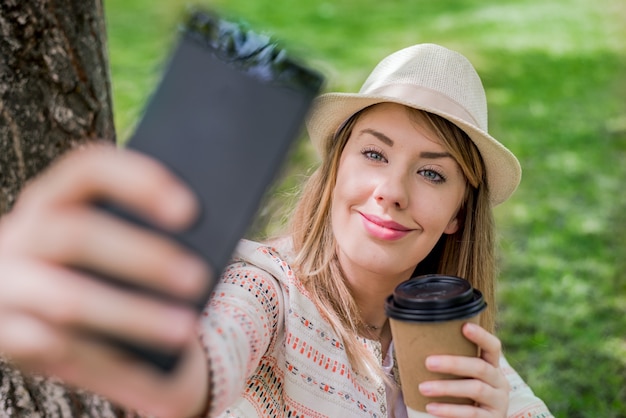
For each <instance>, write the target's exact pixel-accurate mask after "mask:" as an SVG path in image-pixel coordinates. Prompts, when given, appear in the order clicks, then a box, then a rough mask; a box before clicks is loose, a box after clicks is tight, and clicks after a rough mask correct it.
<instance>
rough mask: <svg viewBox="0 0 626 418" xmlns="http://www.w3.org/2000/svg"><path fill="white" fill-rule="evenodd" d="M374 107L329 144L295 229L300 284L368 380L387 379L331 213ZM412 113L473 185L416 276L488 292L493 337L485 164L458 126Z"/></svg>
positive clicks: (484, 319) (484, 321) (486, 322)
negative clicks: (353, 143)
mask: <svg viewBox="0 0 626 418" xmlns="http://www.w3.org/2000/svg"><path fill="white" fill-rule="evenodd" d="M374 106H376V105H374ZM371 107H373V106H371ZM371 107H369V108H366V109H364V110H361V111H360V112H358V113H356V114H355V115H353V116H352V117H351V118H349V119H348V120H347V121H346V122H345V123H344V124H343V125H342V126H341V127H340V129H339V130H338V132H337V133H336V134H335V135H334V137H333V138H329V140H328V141H326V143H325V149H324V150H322V155H323V157H322V158H323V159H322V162H321V164H320V166H319V167H318V168H317V169H316V170H315V172H314V173H313V174H312V175H311V177H310V178H309V179H308V181H307V183H306V184H305V186H304V188H303V189H302V192H301V195H300V199H299V201H298V203H297V205H296V207H295V209H294V213H293V216H292V217H291V224H290V232H291V235H292V239H293V245H294V250H295V254H296V258H295V261H294V268H295V269H296V271H297V273H298V276H299V278H300V280H301V281H302V283H303V285H304V286H305V288H306V289H307V291H308V292H309V294H310V296H311V298H312V300H313V301H314V303H315V304H316V305H317V307H318V309H319V310H320V312H321V313H322V315H323V316H324V317H325V318H326V319H327V320H328V321H329V322H330V324H331V326H332V327H333V328H334V330H335V332H336V333H337V334H338V335H339V336H340V337H341V338H342V339H343V343H344V347H345V349H346V352H347V354H348V358H349V359H350V361H351V364H352V366H353V367H354V369H355V371H357V372H359V373H363V372H364V373H366V374H367V375H370V376H371V375H372V373H376V374H377V375H380V373H382V371H381V370H380V365H379V363H378V361H377V359H374V358H372V357H373V356H372V355H371V354H370V353H369V351H367V349H366V347H365V345H364V343H363V339H362V337H361V336H360V334H359V332H360V331H359V330H362V329H363V325H364V324H363V322H362V320H361V317H360V314H359V309H358V307H357V306H356V303H355V301H354V298H353V297H352V294H351V291H350V286H349V284H348V282H347V280H346V279H345V277H344V275H343V273H342V269H341V267H340V265H339V261H338V259H337V252H336V250H337V248H336V245H337V244H336V241H335V238H334V235H333V231H332V225H331V217H330V213H331V202H332V195H333V190H334V187H335V182H336V179H337V171H338V168H339V161H340V158H341V153H342V152H343V149H344V147H345V145H346V143H347V141H348V139H349V137H350V135H351V133H352V129H353V127H354V124H355V123H356V121H357V120H358V118H359V117H360V116H362V115H363V114H364V112H367V111H368V109H370V108H371ZM406 109H407V112H409V114H410V116H411V118H412V119H413V120H414V121H415V122H416V123H423V122H422V121H423V120H426V121H427V123H429V124H430V127H431V128H432V129H433V130H434V131H435V132H436V133H437V135H438V137H439V140H440V141H441V143H442V144H443V146H444V147H445V148H447V150H448V152H450V154H452V156H453V158H454V159H455V160H456V162H457V163H458V164H459V166H460V167H461V170H462V172H463V174H464V176H465V179H466V182H467V188H466V193H465V198H464V201H463V203H462V206H461V209H460V211H459V215H458V218H459V221H460V227H459V228H458V230H457V232H456V233H454V234H450V235H446V234H444V235H442V237H441V238H440V239H439V241H438V243H437V244H436V245H435V247H434V248H433V249H432V251H431V252H430V253H429V254H428V256H427V257H426V258H425V259H424V260H423V261H421V262H420V263H419V264H418V265H417V267H416V269H415V271H414V274H413V275H414V276H416V275H422V274H430V273H442V274H449V275H455V276H459V277H463V278H465V279H467V280H468V281H469V282H470V283H471V284H472V285H473V286H474V287H476V288H478V289H480V290H481V291H482V292H483V295H484V297H485V299H486V301H487V304H488V307H487V309H486V311H484V312H483V314H482V315H481V319H480V320H481V325H482V326H483V327H484V328H486V329H487V330H489V331H490V332H493V331H494V327H495V310H496V302H495V299H494V296H495V275H496V266H495V256H494V251H495V249H494V222H493V215H492V208H491V205H490V203H489V191H488V187H487V182H486V173H485V168H484V164H483V161H482V158H481V156H480V153H479V152H478V149H477V148H476V146H475V145H474V143H473V142H472V141H471V140H470V139H469V137H468V136H467V134H465V132H463V131H462V130H461V129H459V128H458V127H457V126H456V125H454V124H453V123H451V122H449V121H448V120H446V119H444V118H442V117H439V116H437V115H434V114H430V113H427V112H423V111H420V110H417V109H413V108H409V107H407V108H406Z"/></svg>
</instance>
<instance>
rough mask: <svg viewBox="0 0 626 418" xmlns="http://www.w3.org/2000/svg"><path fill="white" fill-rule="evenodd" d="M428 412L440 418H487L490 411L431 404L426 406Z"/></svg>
mask: <svg viewBox="0 0 626 418" xmlns="http://www.w3.org/2000/svg"><path fill="white" fill-rule="evenodd" d="M426 412H428V413H429V414H432V415H436V416H438V417H450V418H458V417H474V418H487V417H489V416H490V415H489V411H487V410H483V409H481V408H478V407H476V406H473V405H457V404H449V403H434V402H433V403H429V404H426Z"/></svg>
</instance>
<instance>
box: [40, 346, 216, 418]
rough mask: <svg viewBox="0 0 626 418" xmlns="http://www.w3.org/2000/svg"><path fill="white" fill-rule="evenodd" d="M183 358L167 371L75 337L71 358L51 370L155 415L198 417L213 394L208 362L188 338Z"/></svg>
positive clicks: (62, 376)
mask: <svg viewBox="0 0 626 418" xmlns="http://www.w3.org/2000/svg"><path fill="white" fill-rule="evenodd" d="M187 346H188V348H187V349H186V350H185V355H184V356H183V357H182V359H181V363H180V364H179V366H178V367H177V369H175V370H174V371H173V373H172V374H163V373H161V372H160V371H159V370H157V369H155V368H153V367H152V366H150V365H148V364H147V363H144V362H141V361H137V360H136V359H135V358H133V357H130V356H127V355H124V354H123V353H120V352H118V351H117V350H115V349H112V348H110V347H108V346H104V345H100V344H95V343H93V342H92V341H88V340H80V339H79V340H76V341H75V342H74V344H73V346H72V350H71V357H68V358H66V359H65V361H59V362H57V363H56V364H53V365H50V367H49V368H48V373H49V374H52V375H55V376H57V377H59V378H61V379H62V380H63V381H65V382H67V383H71V384H74V385H76V386H79V387H81V388H84V389H87V390H90V391H92V392H94V393H99V394H101V395H103V396H105V397H106V398H107V399H111V400H113V401H115V402H116V403H118V404H121V405H125V406H126V407H128V408H130V409H133V410H139V411H142V412H145V413H147V414H149V415H150V416H159V417H163V418H166V417H177V418H178V417H188V416H197V415H198V413H199V411H201V410H202V409H203V406H204V404H205V402H206V398H207V394H208V378H207V376H208V366H207V363H206V357H205V354H204V352H203V350H202V348H201V346H200V344H199V343H198V342H197V341H192V340H190V341H189V344H188V345H187Z"/></svg>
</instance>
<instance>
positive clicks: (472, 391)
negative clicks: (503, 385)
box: [419, 379, 507, 409]
mask: <svg viewBox="0 0 626 418" xmlns="http://www.w3.org/2000/svg"><path fill="white" fill-rule="evenodd" d="M419 390H420V392H421V393H422V394H423V395H424V396H428V397H440V396H450V397H453V398H466V399H471V400H473V401H475V402H476V403H478V404H479V405H485V406H487V408H489V409H494V408H496V407H497V406H498V405H496V404H499V403H500V400H501V399H502V397H503V396H507V394H506V393H504V392H503V391H502V390H498V389H496V388H494V387H492V386H491V385H488V384H486V383H485V382H482V381H480V380H478V379H460V380H435V381H428V382H423V383H421V384H420V385H419Z"/></svg>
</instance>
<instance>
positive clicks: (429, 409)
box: [426, 403, 439, 414]
mask: <svg viewBox="0 0 626 418" xmlns="http://www.w3.org/2000/svg"><path fill="white" fill-rule="evenodd" d="M438 410H439V405H437V404H434V403H427V404H426V412H428V413H429V414H435V413H437V411H438Z"/></svg>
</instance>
